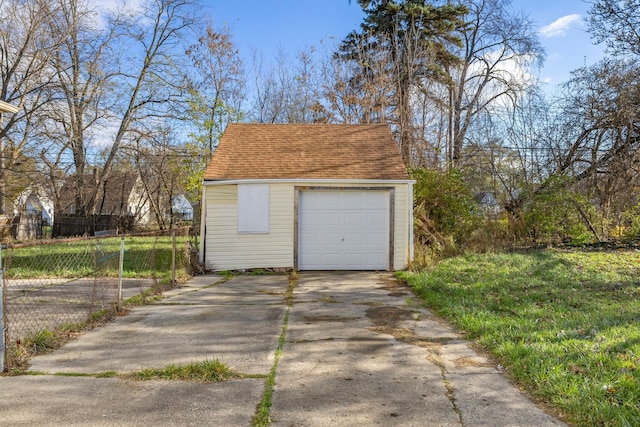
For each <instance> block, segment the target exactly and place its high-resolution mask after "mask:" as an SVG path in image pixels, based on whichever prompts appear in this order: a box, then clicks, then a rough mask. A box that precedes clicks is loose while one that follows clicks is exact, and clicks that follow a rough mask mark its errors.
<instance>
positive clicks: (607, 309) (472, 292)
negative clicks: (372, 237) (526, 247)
mask: <svg viewBox="0 0 640 427" xmlns="http://www.w3.org/2000/svg"><path fill="white" fill-rule="evenodd" d="M400 276H401V277H403V278H404V279H406V280H407V282H408V283H409V284H410V286H412V287H413V288H414V289H415V291H416V292H417V294H418V295H420V296H421V297H423V298H424V300H425V302H426V305H427V306H428V307H430V308H431V309H433V310H434V311H435V312H436V313H438V314H439V315H441V316H443V317H446V318H447V319H449V320H450V321H451V322H453V323H454V324H455V325H457V326H458V327H460V328H461V329H463V330H465V331H466V332H467V336H468V337H469V338H470V339H475V340H476V341H477V342H479V343H480V344H481V345H482V346H483V347H485V348H486V349H487V350H489V351H490V352H491V353H493V354H494V355H495V356H496V358H497V359H498V360H499V362H500V363H501V364H502V365H503V366H504V367H505V368H506V369H507V370H508V372H509V373H510V375H511V376H512V378H513V379H514V380H515V381H517V382H518V383H519V384H521V385H523V386H524V387H525V388H526V389H527V390H529V391H530V392H531V393H532V394H533V395H534V396H536V397H538V398H540V399H542V400H544V401H546V402H548V403H549V404H551V405H552V406H554V407H555V408H557V410H559V411H560V412H561V413H563V414H565V415H566V417H567V420H568V421H569V422H571V423H572V424H575V425H579V426H638V425H640V252H636V251H624V252H622V251H621V252H564V251H555V250H553V251H536V252H530V253H519V254H484V255H469V256H462V257H457V258H452V259H449V260H446V261H444V262H442V263H440V264H438V265H437V266H435V267H433V268H432V269H431V270H429V271H425V272H421V273H407V272H405V273H400Z"/></svg>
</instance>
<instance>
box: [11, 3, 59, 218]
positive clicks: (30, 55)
mask: <svg viewBox="0 0 640 427" xmlns="http://www.w3.org/2000/svg"><path fill="white" fill-rule="evenodd" d="M56 13H58V10H57V6H56V4H51V3H50V2H49V1H43V0H24V1H18V0H0V100H2V101H5V102H8V103H10V104H12V105H14V106H17V107H19V108H20V110H19V112H18V113H15V114H8V113H5V114H4V117H2V114H0V158H1V161H0V214H4V213H5V210H6V206H5V198H6V197H7V196H11V195H10V194H5V182H6V180H7V176H6V173H7V171H12V170H16V169H17V168H18V166H17V164H16V163H17V161H20V162H22V160H19V159H20V158H21V157H22V156H24V154H25V149H27V148H28V144H29V141H30V138H29V136H30V135H31V134H32V133H33V128H34V127H35V126H36V125H37V123H38V121H39V114H38V111H39V110H40V109H41V108H42V106H43V105H46V103H47V102H48V101H49V99H48V98H47V97H46V91H45V88H46V87H48V86H49V85H50V84H51V78H52V74H53V73H52V72H51V69H50V58H51V55H52V54H53V53H54V52H55V50H56V48H57V47H58V44H59V43H60V39H61V37H63V36H64V35H61V34H51V33H50V32H49V31H48V24H49V21H50V19H51V17H52V16H53V15H55V14H56ZM16 178H17V177H16V176H15V175H14V176H12V180H16Z"/></svg>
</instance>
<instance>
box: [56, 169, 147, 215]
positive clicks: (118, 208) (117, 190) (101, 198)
mask: <svg viewBox="0 0 640 427" xmlns="http://www.w3.org/2000/svg"><path fill="white" fill-rule="evenodd" d="M136 179H137V174H136V173H135V172H122V173H118V172H116V173H113V174H112V175H111V177H110V178H109V179H107V181H106V182H105V183H104V184H103V185H102V186H101V188H100V190H99V191H98V194H97V195H96V199H97V200H96V212H95V213H98V214H102V215H121V214H124V213H127V211H128V198H129V195H130V194H131V190H132V189H133V186H134V185H135V182H136ZM84 180H85V182H86V183H90V184H88V185H86V186H85V187H84V188H83V189H82V192H83V193H84V194H83V195H84V198H85V199H87V198H88V197H89V194H90V192H91V190H92V189H93V187H92V186H93V185H95V183H94V182H95V181H94V180H95V177H94V176H93V175H91V174H85V175H84ZM74 187H75V181H74V176H73V175H71V176H69V177H67V179H66V181H65V183H64V185H63V187H62V190H61V194H60V201H59V203H60V207H61V208H62V209H63V211H70V210H71V211H75V209H76V207H75V196H76V190H75V189H74ZM72 207H73V209H71V208H72Z"/></svg>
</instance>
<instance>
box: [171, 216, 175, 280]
mask: <svg viewBox="0 0 640 427" xmlns="http://www.w3.org/2000/svg"><path fill="white" fill-rule="evenodd" d="M171 240H172V244H171V287H173V286H175V285H176V229H175V228H174V229H173V231H171Z"/></svg>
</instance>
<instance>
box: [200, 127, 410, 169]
mask: <svg viewBox="0 0 640 427" xmlns="http://www.w3.org/2000/svg"><path fill="white" fill-rule="evenodd" d="M296 178H297V179H363V180H368V179H371V180H408V179H409V175H408V174H407V170H406V168H405V166H404V163H403V162H402V158H401V157H400V152H399V151H398V148H397V146H396V144H395V141H394V139H393V136H392V135H391V130H390V129H389V126H388V125H384V124H376V125H337V124H336V125H333V124H249V123H243V124H239V123H235V124H229V125H228V126H227V129H226V130H225V132H224V134H223V135H222V138H221V139H220V143H219V144H218V148H216V151H215V153H214V155H213V157H212V158H211V161H210V162H209V165H208V167H207V169H206V171H205V175H204V179H205V181H217V180H234V179H296Z"/></svg>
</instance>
